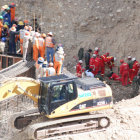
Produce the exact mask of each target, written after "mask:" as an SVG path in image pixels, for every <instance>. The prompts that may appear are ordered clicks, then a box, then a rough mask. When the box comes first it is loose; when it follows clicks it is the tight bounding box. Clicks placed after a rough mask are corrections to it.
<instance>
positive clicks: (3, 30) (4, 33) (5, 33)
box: [1, 25, 8, 38]
mask: <svg viewBox="0 0 140 140" xmlns="http://www.w3.org/2000/svg"><path fill="white" fill-rule="evenodd" d="M1 37H2V38H3V37H5V38H6V37H8V26H7V25H3V29H2V35H1Z"/></svg>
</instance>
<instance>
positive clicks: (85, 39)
mask: <svg viewBox="0 0 140 140" xmlns="http://www.w3.org/2000/svg"><path fill="white" fill-rule="evenodd" d="M10 2H11V1H10V0H4V1H1V2H0V5H4V4H10ZM13 2H15V3H16V5H17V10H16V15H17V16H16V17H17V18H18V19H25V18H26V19H29V20H31V19H32V18H33V17H34V15H35V16H36V17H37V18H38V21H39V22H40V25H41V27H42V30H43V32H45V33H47V32H49V31H52V32H54V34H55V38H56V40H57V43H62V44H64V46H65V52H66V54H67V56H66V61H65V64H66V62H69V61H72V63H67V64H68V65H70V66H72V65H74V64H75V59H73V56H75V55H77V52H78V50H79V48H80V47H83V48H84V49H85V50H87V49H88V48H92V49H94V48H95V47H97V46H98V47H99V48H100V50H101V54H102V53H104V52H106V51H109V52H110V53H111V55H114V56H116V57H117V58H118V59H120V58H126V57H127V56H128V55H132V56H133V57H136V58H137V60H140V57H139V53H140V47H139V44H140V40H139V38H140V24H139V23H140V22H139V21H140V18H139V17H140V14H139V13H140V10H139V7H140V1H139V0H117V1H116V0H92V1H91V0H84V1H83V0H76V1H75V0H13ZM71 58H72V59H71Z"/></svg>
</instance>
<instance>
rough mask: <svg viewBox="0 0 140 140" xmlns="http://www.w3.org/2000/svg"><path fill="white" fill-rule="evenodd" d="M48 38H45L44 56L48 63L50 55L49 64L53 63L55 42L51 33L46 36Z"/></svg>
mask: <svg viewBox="0 0 140 140" xmlns="http://www.w3.org/2000/svg"><path fill="white" fill-rule="evenodd" d="M47 35H48V36H47V37H46V40H45V43H46V44H45V47H46V48H45V52H46V53H45V54H46V57H47V61H48V63H49V62H50V55H51V62H53V55H54V45H55V43H56V42H55V40H54V39H53V38H52V37H53V33H52V32H49V33H48V34H47Z"/></svg>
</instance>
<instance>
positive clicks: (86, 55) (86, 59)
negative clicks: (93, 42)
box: [85, 49, 92, 70]
mask: <svg viewBox="0 0 140 140" xmlns="http://www.w3.org/2000/svg"><path fill="white" fill-rule="evenodd" d="M91 54H92V49H89V50H88V51H87V52H86V53H85V64H86V70H88V69H89V61H90V58H91Z"/></svg>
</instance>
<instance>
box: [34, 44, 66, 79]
mask: <svg viewBox="0 0 140 140" xmlns="http://www.w3.org/2000/svg"><path fill="white" fill-rule="evenodd" d="M63 60H64V50H63V48H62V47H61V46H58V47H57V49H56V50H55V53H54V55H53V62H52V61H49V62H48V61H45V59H44V58H43V57H39V58H38V60H37V61H36V64H35V67H36V79H38V78H40V77H48V76H54V75H59V74H61V73H62V70H63V67H62V66H63Z"/></svg>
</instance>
